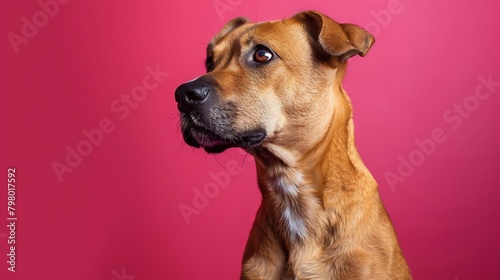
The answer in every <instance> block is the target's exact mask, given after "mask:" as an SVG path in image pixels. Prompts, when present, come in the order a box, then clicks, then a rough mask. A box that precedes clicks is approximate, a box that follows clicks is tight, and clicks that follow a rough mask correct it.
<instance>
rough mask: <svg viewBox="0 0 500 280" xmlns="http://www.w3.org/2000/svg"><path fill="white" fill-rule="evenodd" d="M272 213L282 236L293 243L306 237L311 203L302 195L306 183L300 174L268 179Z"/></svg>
mask: <svg viewBox="0 0 500 280" xmlns="http://www.w3.org/2000/svg"><path fill="white" fill-rule="evenodd" d="M267 187H268V189H269V193H270V197H269V199H270V200H271V201H270V202H271V203H272V213H273V215H274V218H275V220H276V222H277V224H278V226H279V229H280V231H281V233H282V234H284V235H286V236H285V237H286V239H287V240H290V241H294V240H297V239H303V238H305V237H306V236H307V235H308V226H307V220H308V219H309V217H308V215H309V212H310V211H309V209H310V208H311V206H312V204H314V203H313V201H311V199H310V198H308V196H307V194H306V193H304V192H305V191H306V190H307V185H306V182H305V181H304V179H303V175H302V174H301V173H297V172H295V173H290V174H286V175H281V176H276V177H274V178H270V179H269V180H268V182H267Z"/></svg>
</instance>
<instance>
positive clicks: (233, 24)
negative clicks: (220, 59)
mask: <svg viewBox="0 0 500 280" xmlns="http://www.w3.org/2000/svg"><path fill="white" fill-rule="evenodd" d="M248 22H250V20H248V19H247V18H245V17H237V18H234V19H232V20H230V21H229V22H228V23H226V25H224V26H223V27H222V29H221V30H220V31H219V33H217V34H216V35H215V36H214V37H213V38H212V40H211V41H210V43H209V44H208V47H207V51H209V50H211V49H212V48H213V47H214V46H215V45H216V44H217V42H218V41H219V40H220V39H222V38H223V37H224V36H226V35H227V34H229V33H230V32H231V31H233V30H234V29H236V28H237V27H239V26H241V25H243V24H245V23H248Z"/></svg>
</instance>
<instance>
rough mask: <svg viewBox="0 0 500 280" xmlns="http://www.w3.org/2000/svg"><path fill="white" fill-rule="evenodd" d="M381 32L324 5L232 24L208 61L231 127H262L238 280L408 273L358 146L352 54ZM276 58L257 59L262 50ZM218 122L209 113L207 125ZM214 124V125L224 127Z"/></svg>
mask: <svg viewBox="0 0 500 280" xmlns="http://www.w3.org/2000/svg"><path fill="white" fill-rule="evenodd" d="M373 42H374V39H373V37H372V36H371V35H370V34H369V33H367V32H366V31H364V30H363V29H361V28H359V27H357V26H355V25H352V24H338V23H337V22H335V21H333V20H332V19H330V18H328V17H326V16H324V15H322V14H321V13H318V12H315V11H309V12H303V13H299V14H297V15H295V16H294V17H292V18H288V19H284V20H282V21H273V22H263V23H257V24H255V23H250V22H248V20H246V19H244V18H237V19H234V20H232V21H230V22H229V23H228V24H227V25H226V26H225V27H224V28H223V29H222V30H221V32H220V33H219V34H217V35H216V36H215V37H214V39H213V40H212V41H211V42H210V44H209V46H208V49H207V56H208V57H211V58H213V65H214V67H213V69H212V70H211V71H210V72H209V73H207V74H206V75H208V76H209V77H210V78H211V79H213V80H215V81H216V83H217V86H216V87H217V94H218V100H219V103H220V104H218V106H220V108H228V107H230V108H232V109H231V110H229V109H227V110H228V111H224V112H225V117H228V118H230V119H231V127H230V128H225V129H228V131H230V132H235V133H236V132H240V131H247V130H251V129H255V128H257V127H258V128H261V129H263V130H264V131H265V133H266V137H265V139H264V140H263V141H262V142H261V143H259V144H258V145H253V146H243V148H244V149H245V150H246V151H248V152H249V153H250V154H252V155H253V156H254V157H255V161H256V167H257V173H258V182H259V186H260V190H261V192H262V197H263V199H262V204H261V206H260V208H259V210H258V213H257V215H256V219H255V222H254V225H253V228H252V231H251V233H250V237H249V240H248V243H247V247H246V250H245V254H244V258H243V268H242V272H241V279H248V280H257V279H262V280H264V279H266V280H281V279H299V280H306V279H311V280H312V279H314V280H322V279H325V280H327V279H329V280H338V279H343V280H348V279H349V280H350V279H359V280H366V279H380V280H387V279H398V280H399V279H411V276H410V273H409V269H408V266H407V264H406V261H405V259H404V257H403V254H402V252H401V250H400V248H399V245H398V241H397V238H396V234H395V232H394V229H393V226H392V223H391V221H390V219H389V217H388V215H387V213H386V211H385V209H384V206H383V205H382V202H381V200H380V197H379V193H378V187H377V183H376V182H375V180H374V178H373V177H372V175H371V174H370V172H369V171H368V169H367V168H366V167H365V165H364V164H363V162H362V160H361V158H360V156H359V155H358V152H357V150H356V147H355V141H354V127H353V121H352V108H351V102H350V99H349V97H348V96H347V94H346V93H345V91H344V89H343V88H342V85H341V82H342V79H343V77H344V73H345V69H346V61H347V59H348V58H350V57H352V56H354V55H361V56H364V55H365V54H366V53H367V52H368V50H369V49H370V47H371V45H372V44H373ZM259 44H263V45H265V46H267V47H269V48H270V49H272V50H273V51H274V52H275V53H276V55H277V56H278V57H279V58H275V60H273V61H271V62H270V63H268V64H266V65H264V66H261V67H252V66H248V63H247V60H248V59H247V58H248V56H246V55H245V54H247V53H249V52H251V51H252V50H253V48H254V47H255V46H256V45H259ZM209 122H210V120H209ZM216 125H217V124H214V126H216Z"/></svg>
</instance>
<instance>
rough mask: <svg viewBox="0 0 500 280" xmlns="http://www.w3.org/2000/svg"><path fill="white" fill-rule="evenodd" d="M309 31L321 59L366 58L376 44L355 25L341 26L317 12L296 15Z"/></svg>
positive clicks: (369, 35) (370, 36) (365, 32)
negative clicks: (331, 57) (355, 56)
mask: <svg viewBox="0 0 500 280" xmlns="http://www.w3.org/2000/svg"><path fill="white" fill-rule="evenodd" d="M293 18H294V19H296V20H298V21H299V22H300V23H301V24H302V25H303V26H304V27H305V28H306V30H307V33H308V34H309V36H310V38H311V40H312V44H313V48H314V50H315V51H316V52H317V54H318V55H319V57H320V58H324V59H326V58H328V57H330V56H335V57H338V58H339V59H340V61H342V62H343V61H345V60H347V59H348V58H350V57H352V56H354V55H360V56H365V55H366V53H367V52H368V50H369V49H370V47H371V46H372V45H373V43H374V42H375V39H374V38H373V36H372V35H371V34H370V33H368V32H367V31H365V30H364V29H362V28H361V27H358V26H356V25H354V24H339V23H337V22H335V21H334V20H333V19H331V18H329V17H327V16H325V15H323V14H321V13H319V12H316V11H307V12H302V13H299V14H296V15H295V16H294V17H293Z"/></svg>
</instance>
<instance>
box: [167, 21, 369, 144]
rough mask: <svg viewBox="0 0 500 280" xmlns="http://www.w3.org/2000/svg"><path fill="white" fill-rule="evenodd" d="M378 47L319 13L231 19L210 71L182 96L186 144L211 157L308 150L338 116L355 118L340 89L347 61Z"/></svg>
mask: <svg viewBox="0 0 500 280" xmlns="http://www.w3.org/2000/svg"><path fill="white" fill-rule="evenodd" d="M373 42H374V39H373V36H371V35H370V34H369V33H368V32H366V31H365V30H363V29H361V28H359V27H357V26H355V25H352V24H339V23H337V22H335V21H333V20H332V19H330V18H328V17H326V16H325V15H323V14H321V13H318V12H315V11H308V12H303V13H299V14H296V15H295V16H293V17H291V18H288V19H284V20H281V21H271V22H262V23H250V22H249V21H248V20H247V19H245V18H236V19H233V20H231V21H230V22H228V23H227V24H226V25H225V26H224V27H223V28H222V30H221V31H220V32H219V33H218V34H217V35H215V37H214V38H213V39H212V40H211V41H210V43H209V45H208V48H207V57H206V68H207V73H206V74H204V75H203V76H200V77H199V78H197V79H195V80H193V81H190V82H188V83H185V84H183V85H181V86H179V87H178V88H177V90H176V92H175V99H176V101H177V103H178V109H179V111H180V112H181V126H182V133H183V136H184V140H185V141H186V143H187V144H189V145H191V146H194V147H203V148H204V149H205V150H206V151H207V152H209V153H218V152H222V151H224V150H225V149H227V148H230V147H242V148H245V149H247V150H249V151H252V150H253V149H256V148H265V149H267V150H270V151H278V150H280V149H291V150H295V151H301V152H304V151H303V149H302V148H305V147H311V145H314V143H313V142H314V141H317V139H320V138H321V135H322V134H324V133H326V129H327V126H328V125H329V123H331V119H332V117H333V114H334V113H335V112H336V111H338V112H337V113H339V112H340V114H350V108H349V110H347V109H346V108H345V106H344V105H345V104H344V103H347V106H349V104H348V100H347V97H343V96H342V95H343V93H342V92H343V91H342V89H341V86H340V82H341V80H342V77H343V73H344V68H345V63H346V60H347V59H348V58H350V57H352V56H354V55H361V56H364V55H365V54H366V53H367V52H368V50H369V49H370V47H371V45H372V44H373ZM339 91H341V92H339ZM343 99H346V100H343ZM341 111H342V112H341Z"/></svg>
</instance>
